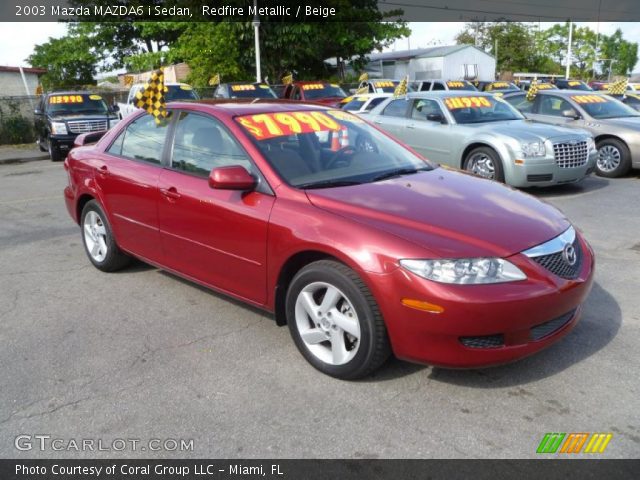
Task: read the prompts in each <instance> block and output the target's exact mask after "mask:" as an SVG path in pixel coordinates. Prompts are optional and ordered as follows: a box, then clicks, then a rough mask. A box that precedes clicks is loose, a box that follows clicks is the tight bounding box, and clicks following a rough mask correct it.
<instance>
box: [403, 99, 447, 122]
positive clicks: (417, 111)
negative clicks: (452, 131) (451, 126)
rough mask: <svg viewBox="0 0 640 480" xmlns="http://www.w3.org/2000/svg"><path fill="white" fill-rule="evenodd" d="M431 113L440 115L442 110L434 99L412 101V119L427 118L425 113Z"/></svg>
mask: <svg viewBox="0 0 640 480" xmlns="http://www.w3.org/2000/svg"><path fill="white" fill-rule="evenodd" d="M432 114H440V115H442V110H440V106H439V105H438V102H436V101H435V100H425V99H420V100H415V101H414V102H413V105H412V107H411V118H413V119H414V120H427V115H432Z"/></svg>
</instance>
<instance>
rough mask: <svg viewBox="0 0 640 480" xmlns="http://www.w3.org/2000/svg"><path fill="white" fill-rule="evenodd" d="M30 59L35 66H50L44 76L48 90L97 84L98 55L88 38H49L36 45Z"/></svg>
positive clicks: (44, 85) (28, 59)
mask: <svg viewBox="0 0 640 480" xmlns="http://www.w3.org/2000/svg"><path fill="white" fill-rule="evenodd" d="M27 61H28V62H29V63H30V64H31V65H32V66H34V67H40V68H46V69H47V73H46V74H44V75H43V76H42V77H41V78H42V86H43V87H44V88H45V89H47V90H50V89H55V88H65V87H75V86H80V85H90V84H94V83H95V81H94V80H93V77H94V75H95V74H96V65H97V63H98V58H97V57H96V55H95V54H93V53H92V52H91V47H90V45H89V43H87V39H86V38H85V37H81V36H65V37H62V38H49V41H48V42H46V43H43V44H42V45H36V47H35V50H34V52H33V53H32V54H31V55H30V56H29V57H28V58H27Z"/></svg>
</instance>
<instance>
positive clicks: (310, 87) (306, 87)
mask: <svg viewBox="0 0 640 480" xmlns="http://www.w3.org/2000/svg"><path fill="white" fill-rule="evenodd" d="M323 88H324V85H322V84H321V83H307V84H306V85H302V89H303V90H322V89H323Z"/></svg>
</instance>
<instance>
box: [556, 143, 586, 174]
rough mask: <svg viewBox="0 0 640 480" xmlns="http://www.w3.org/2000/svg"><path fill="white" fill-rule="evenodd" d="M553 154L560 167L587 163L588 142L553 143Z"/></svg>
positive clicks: (573, 166) (574, 166)
mask: <svg viewBox="0 0 640 480" xmlns="http://www.w3.org/2000/svg"><path fill="white" fill-rule="evenodd" d="M553 156H554V157H555V159H556V164H557V165H558V166H559V167H560V168H577V167H582V166H584V165H586V163H587V160H588V158H589V151H588V150H587V142H586V141H584V140H583V141H581V142H569V143H567V142H564V143H554V144H553Z"/></svg>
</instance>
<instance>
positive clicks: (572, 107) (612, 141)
mask: <svg viewBox="0 0 640 480" xmlns="http://www.w3.org/2000/svg"><path fill="white" fill-rule="evenodd" d="M505 100H506V101H507V102H509V103H510V104H511V105H513V106H514V107H516V108H517V109H519V110H520V111H521V112H522V113H524V114H525V115H526V116H527V117H528V118H530V119H532V120H535V121H536V122H541V123H547V124H551V125H559V126H563V127H570V128H578V129H581V130H582V129H584V130H588V131H589V132H591V134H592V135H593V136H594V138H595V140H596V147H597V149H598V161H597V162H596V172H597V174H598V175H600V176H603V177H619V176H621V175H624V174H625V173H627V172H628V171H629V170H630V169H631V168H632V167H633V168H640V112H638V111H636V110H634V109H633V108H632V107H630V106H628V105H625V104H624V103H622V102H620V101H619V100H616V99H615V98H613V97H611V96H610V95H606V94H604V93H598V92H584V91H580V90H553V91H551V90H547V91H541V92H538V95H536V97H535V99H534V101H533V102H529V101H528V100H527V99H526V98H525V96H524V94H517V95H507V96H505Z"/></svg>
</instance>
